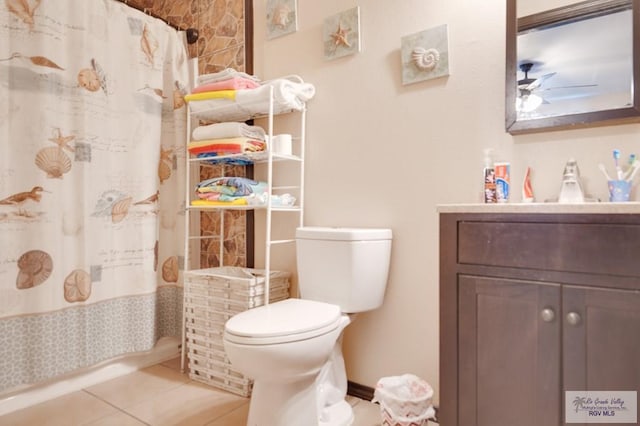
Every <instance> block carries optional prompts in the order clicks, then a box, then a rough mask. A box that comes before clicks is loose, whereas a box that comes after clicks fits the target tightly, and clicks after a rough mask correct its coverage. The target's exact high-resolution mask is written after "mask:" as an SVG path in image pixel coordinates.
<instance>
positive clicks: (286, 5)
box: [267, 0, 298, 40]
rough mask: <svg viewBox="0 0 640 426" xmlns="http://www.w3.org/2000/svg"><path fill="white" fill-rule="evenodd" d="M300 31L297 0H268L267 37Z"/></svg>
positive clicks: (271, 37)
mask: <svg viewBox="0 0 640 426" xmlns="http://www.w3.org/2000/svg"><path fill="white" fill-rule="evenodd" d="M296 31H298V12H297V5H296V0H267V39H269V40H270V39H273V38H276V37H281V36H283V35H287V34H291V33H294V32H296Z"/></svg>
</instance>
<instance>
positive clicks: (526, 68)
mask: <svg viewBox="0 0 640 426" xmlns="http://www.w3.org/2000/svg"><path fill="white" fill-rule="evenodd" d="M534 65H536V64H535V63H533V62H522V63H521V64H520V66H519V68H520V71H522V72H523V73H524V78H522V79H520V80H518V97H517V98H516V111H518V112H522V113H530V112H533V111H535V110H536V109H537V108H539V107H540V105H542V104H543V103H546V104H548V103H550V102H549V101H548V100H546V99H545V98H544V97H543V96H541V95H539V94H537V93H533V92H534V91H537V92H540V91H542V90H554V89H578V88H584V87H594V86H597V84H581V85H571V86H556V87H547V88H544V87H542V85H543V84H544V83H545V82H546V81H547V80H549V79H550V78H551V77H553V76H554V75H556V74H557V73H555V72H551V73H547V74H544V75H542V76H540V77H538V78H532V77H529V72H530V71H531V69H532V68H533V66H534Z"/></svg>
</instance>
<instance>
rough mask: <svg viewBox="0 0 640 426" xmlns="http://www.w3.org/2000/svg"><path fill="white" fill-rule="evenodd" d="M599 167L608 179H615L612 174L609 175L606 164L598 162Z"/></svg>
mask: <svg viewBox="0 0 640 426" xmlns="http://www.w3.org/2000/svg"><path fill="white" fill-rule="evenodd" d="M598 168H599V169H600V171H601V172H602V174H603V175H604V177H606V178H607V180H613V179H611V176H609V173H607V168H606V167H605V166H604V164H602V163H600V164H598Z"/></svg>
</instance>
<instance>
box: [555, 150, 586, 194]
mask: <svg viewBox="0 0 640 426" xmlns="http://www.w3.org/2000/svg"><path fill="white" fill-rule="evenodd" d="M558 202H559V203H584V191H583V190H582V183H581V182H580V169H579V168H578V162H577V161H576V160H575V159H573V158H570V159H569V161H567V164H566V165H565V166H564V172H563V174H562V186H561V187H560V196H559V197H558Z"/></svg>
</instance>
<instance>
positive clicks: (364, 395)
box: [347, 381, 439, 424]
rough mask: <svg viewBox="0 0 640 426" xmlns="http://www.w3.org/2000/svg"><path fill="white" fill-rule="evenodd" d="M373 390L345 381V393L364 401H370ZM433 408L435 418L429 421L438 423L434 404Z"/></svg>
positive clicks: (436, 408) (436, 407)
mask: <svg viewBox="0 0 640 426" xmlns="http://www.w3.org/2000/svg"><path fill="white" fill-rule="evenodd" d="M374 391H375V389H373V388H372V387H369V386H365V385H361V384H359V383H355V382H352V381H347V395H351V396H354V397H356V398H360V399H362V400H365V401H371V400H372V399H373V393H374ZM433 408H434V409H435V410H436V418H435V419H433V420H429V422H430V423H438V406H437V405H434V406H433ZM438 424H439V423H438Z"/></svg>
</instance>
